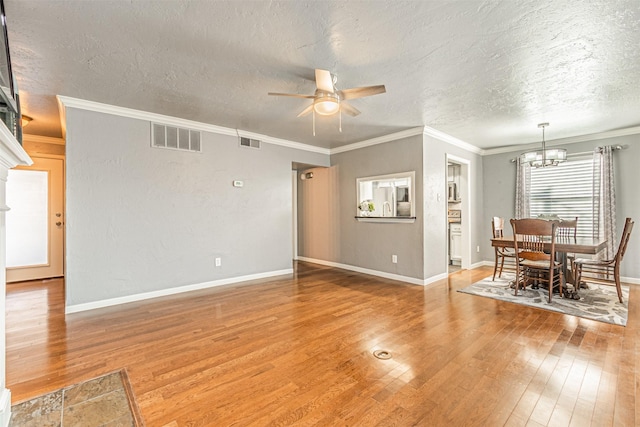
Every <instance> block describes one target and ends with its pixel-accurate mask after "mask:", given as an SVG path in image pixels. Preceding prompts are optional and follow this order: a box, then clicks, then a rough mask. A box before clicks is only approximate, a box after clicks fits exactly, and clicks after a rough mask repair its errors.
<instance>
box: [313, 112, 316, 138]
mask: <svg viewBox="0 0 640 427" xmlns="http://www.w3.org/2000/svg"><path fill="white" fill-rule="evenodd" d="M313 136H316V110H313Z"/></svg>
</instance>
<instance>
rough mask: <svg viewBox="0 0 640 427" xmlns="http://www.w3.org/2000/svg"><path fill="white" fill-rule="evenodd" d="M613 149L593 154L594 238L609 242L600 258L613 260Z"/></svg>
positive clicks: (614, 210)
mask: <svg viewBox="0 0 640 427" xmlns="http://www.w3.org/2000/svg"><path fill="white" fill-rule="evenodd" d="M613 175H614V173H613V149H612V147H611V146H606V147H598V148H596V150H595V151H594V153H593V221H594V227H593V230H594V231H593V232H594V237H596V238H600V239H606V240H607V247H606V249H605V250H604V251H603V252H601V253H600V254H598V258H605V259H611V258H613V256H614V255H615V250H616V188H615V185H614V181H613Z"/></svg>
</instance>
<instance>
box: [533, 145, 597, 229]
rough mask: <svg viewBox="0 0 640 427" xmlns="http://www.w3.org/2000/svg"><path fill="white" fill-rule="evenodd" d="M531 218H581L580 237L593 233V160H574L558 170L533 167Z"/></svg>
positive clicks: (556, 167)
mask: <svg viewBox="0 0 640 427" xmlns="http://www.w3.org/2000/svg"><path fill="white" fill-rule="evenodd" d="M530 190H531V192H530V196H529V208H530V214H531V217H533V218H535V217H537V216H539V215H557V216H558V217H560V218H567V219H569V218H575V217H578V230H577V234H578V236H579V237H591V236H592V234H593V222H594V219H593V160H592V159H591V157H589V158H582V159H578V160H571V161H567V162H565V163H561V164H559V165H558V166H555V167H547V168H537V169H536V168H531V188H530Z"/></svg>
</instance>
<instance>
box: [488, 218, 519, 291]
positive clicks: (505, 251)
mask: <svg viewBox="0 0 640 427" xmlns="http://www.w3.org/2000/svg"><path fill="white" fill-rule="evenodd" d="M491 231H492V233H493V237H494V238H495V237H504V218H500V217H498V216H494V217H493V219H492V220H491ZM494 249H495V263H494V265H493V278H492V279H491V280H496V272H498V265H499V266H500V272H498V277H502V271H503V270H508V271H514V272H515V271H516V252H515V250H514V249H513V248H499V247H497V246H496V247H494ZM505 261H506V264H505Z"/></svg>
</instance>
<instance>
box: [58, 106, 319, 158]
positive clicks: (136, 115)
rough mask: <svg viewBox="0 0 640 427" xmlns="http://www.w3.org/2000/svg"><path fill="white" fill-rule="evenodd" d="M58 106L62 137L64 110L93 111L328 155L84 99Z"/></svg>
mask: <svg viewBox="0 0 640 427" xmlns="http://www.w3.org/2000/svg"><path fill="white" fill-rule="evenodd" d="M57 98H58V104H59V105H60V121H61V123H62V126H63V127H62V129H63V135H65V134H66V120H65V116H66V113H65V110H66V108H77V109H80V110H87V111H94V112H97V113H104V114H111V115H114V116H121V117H127V118H131V119H138V120H145V121H150V122H157V123H162V124H165V125H169V126H176V127H185V128H189V129H193V130H199V131H203V132H211V133H215V134H218V135H228V136H235V137H238V136H244V137H247V138H253V139H259V140H260V141H262V142H266V143H269V144H274V145H280V146H284V147H288V148H294V149H297V150H303V151H311V152H314V153H322V154H326V155H329V150H328V149H326V148H321V147H316V146H312V145H308V144H303V143H301V142H296V141H289V140H286V139H280V138H273V137H270V136H268V135H262V134H258V133H252V132H245V131H242V130H239V129H232V128H227V127H223V126H216V125H212V124H208V123H202V122H197V121H194V120H187V119H181V118H178V117H172V116H165V115H164V114H157V113H150V112H148V111H141V110H134V109H132V108H125V107H118V106H115V105H109V104H102V103H100V102H94V101H87V100H85V99H78V98H71V97H68V96H63V95H57Z"/></svg>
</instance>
